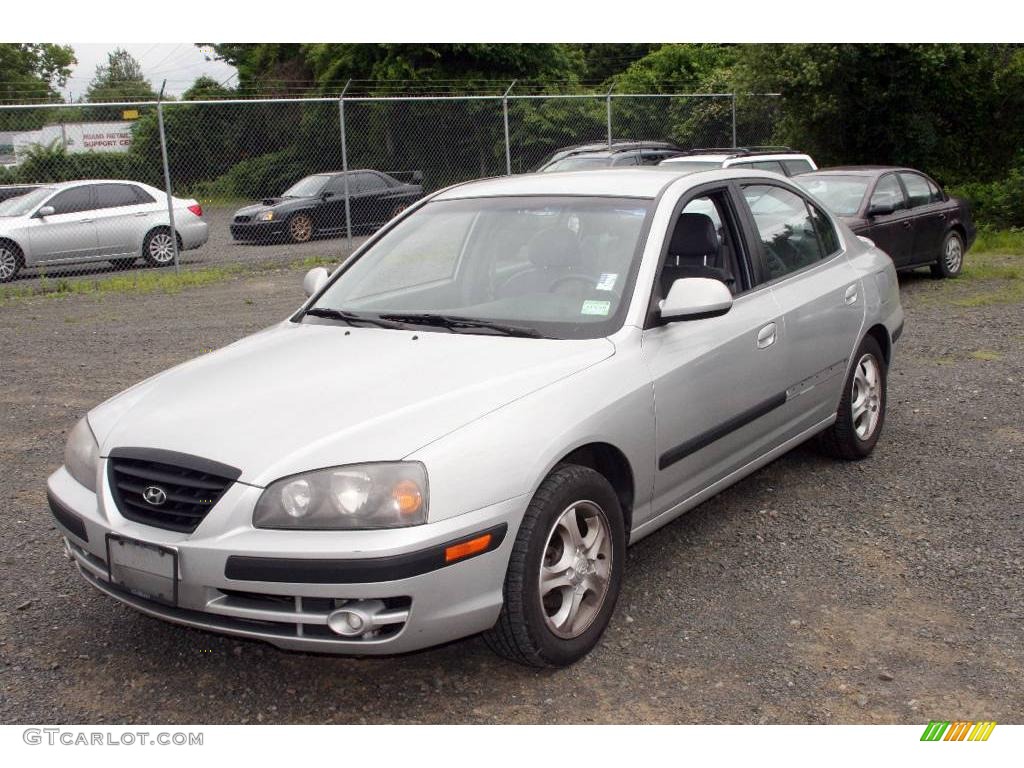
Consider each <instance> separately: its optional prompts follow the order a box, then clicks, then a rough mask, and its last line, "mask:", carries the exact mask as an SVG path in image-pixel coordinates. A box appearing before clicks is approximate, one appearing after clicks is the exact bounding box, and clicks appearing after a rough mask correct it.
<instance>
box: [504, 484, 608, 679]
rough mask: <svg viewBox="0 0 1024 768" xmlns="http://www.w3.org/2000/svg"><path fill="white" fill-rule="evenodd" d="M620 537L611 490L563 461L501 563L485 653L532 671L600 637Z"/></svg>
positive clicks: (581, 652)
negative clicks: (498, 604) (499, 599)
mask: <svg viewBox="0 0 1024 768" xmlns="http://www.w3.org/2000/svg"><path fill="white" fill-rule="evenodd" d="M625 558H626V533H625V524H624V521H623V516H622V508H621V507H620V505H619V499H618V496H617V495H616V493H615V489H613V488H612V486H611V484H610V483H609V482H608V480H606V479H605V477H604V476H603V475H601V474H599V473H598V472H595V471H594V470H593V469H590V468H589V467H581V466H577V465H574V464H563V465H561V466H559V467H556V468H555V469H554V470H553V471H552V472H551V474H550V475H548V476H547V478H545V480H544V482H542V483H541V485H540V488H538V489H537V493H536V494H534V497H533V499H532V500H531V501H530V505H529V506H528V507H527V509H526V514H525V515H524V516H523V522H522V524H521V525H520V526H519V532H518V534H517V535H516V541H515V545H514V546H513V548H512V555H511V557H510V558H509V565H508V571H507V572H506V574H505V585H504V588H503V590H502V594H503V597H504V605H503V606H502V609H501V615H500V616H499V617H498V621H497V623H496V624H495V625H494V626H493V627H492V628H491V629H490V630H488V631H487V632H486V633H485V634H484V639H485V640H486V642H487V645H488V646H489V647H490V648H491V650H492V651H494V652H495V653H497V654H498V655H500V656H504V657H505V658H507V659H511V660H512V661H515V662H518V663H520V664H525V665H527V666H533V667H566V666H568V665H570V664H572V663H574V662H576V661H579V660H580V659H581V658H583V657H584V656H586V655H587V654H588V653H589V652H590V651H591V650H592V649H593V648H594V646H595V645H597V643H598V641H599V640H600V639H601V636H602V635H603V634H604V631H605V628H606V627H607V626H608V622H609V621H610V620H611V617H612V613H613V612H614V611H615V601H616V600H617V599H618V596H619V590H620V588H621V585H622V574H623V570H624V566H625Z"/></svg>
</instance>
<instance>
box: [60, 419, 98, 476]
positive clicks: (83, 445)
mask: <svg viewBox="0 0 1024 768" xmlns="http://www.w3.org/2000/svg"><path fill="white" fill-rule="evenodd" d="M99 460H100V447H99V445H98V444H97V442H96V437H95V436H94V435H93V433H92V429H91V428H90V427H89V421H88V419H86V418H85V417H84V416H83V417H82V418H81V419H79V420H78V423H77V424H75V427H74V429H72V430H71V433H70V434H69V435H68V444H67V446H65V448H64V466H65V467H66V468H67V470H68V474H70V475H71V476H72V477H73V478H75V480H77V481H78V482H80V483H81V484H82V485H84V486H85V487H86V488H88V489H89V490H90V491H92V492H93V493H96V465H97V464H98V463H99Z"/></svg>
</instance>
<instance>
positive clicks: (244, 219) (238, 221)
mask: <svg viewBox="0 0 1024 768" xmlns="http://www.w3.org/2000/svg"><path fill="white" fill-rule="evenodd" d="M250 219H251V217H249V216H235V224H245V223H246V222H247V221H249V220H250Z"/></svg>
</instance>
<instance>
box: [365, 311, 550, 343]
mask: <svg viewBox="0 0 1024 768" xmlns="http://www.w3.org/2000/svg"><path fill="white" fill-rule="evenodd" d="M380 317H381V319H382V320H393V321H395V322H398V323H408V324H410V325H434V326H438V327H440V328H448V329H450V330H453V331H454V329H456V328H466V329H474V328H478V329H482V330H488V331H494V332H495V333H499V334H501V335H503V336H522V337H525V338H529V339H545V338H548V337H547V336H545V335H544V334H542V333H541V332H540V331H537V330H535V329H534V328H527V327H525V326H522V325H509V324H507V323H499V322H495V321H493V320H476V319H474V318H471V317H456V316H455V315H433V314H408V315H403V314H387V315H381V316H380Z"/></svg>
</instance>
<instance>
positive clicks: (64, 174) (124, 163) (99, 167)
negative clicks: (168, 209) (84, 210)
mask: <svg viewBox="0 0 1024 768" xmlns="http://www.w3.org/2000/svg"><path fill="white" fill-rule="evenodd" d="M79 179H130V180H133V181H141V182H143V183H145V184H152V185H153V186H155V187H161V186H163V174H162V173H161V169H160V168H159V167H153V166H152V165H151V164H149V163H146V162H144V161H143V160H142V159H141V158H139V157H138V156H136V155H134V154H132V153H130V152H124V153H117V152H77V153H68V152H65V150H64V148H63V147H56V146H51V147H33V148H32V149H31V150H30V151H29V153H28V156H27V157H26V158H25V160H23V161H22V162H21V163H19V164H18V165H17V166H15V167H13V168H4V169H3V173H2V174H0V183H3V184H47V183H53V182H58V181H77V180H79Z"/></svg>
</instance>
